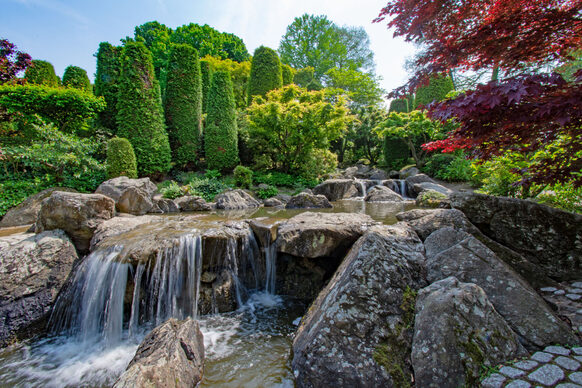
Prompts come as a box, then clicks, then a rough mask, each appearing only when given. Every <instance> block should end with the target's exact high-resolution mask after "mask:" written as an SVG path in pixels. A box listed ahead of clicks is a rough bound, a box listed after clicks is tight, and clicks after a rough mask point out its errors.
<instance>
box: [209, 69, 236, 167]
mask: <svg viewBox="0 0 582 388" xmlns="http://www.w3.org/2000/svg"><path fill="white" fill-rule="evenodd" d="M204 149H205V152H206V162H207V164H208V168H209V169H212V170H228V169H231V168H234V167H235V166H236V165H237V164H238V161H239V158H238V138H237V126H236V105H235V102H234V94H233V92H232V81H231V80H230V74H229V73H228V72H226V71H217V72H215V73H214V75H213V76H212V85H211V86H210V91H209V93H208V115H207V116H206V126H205V128H204Z"/></svg>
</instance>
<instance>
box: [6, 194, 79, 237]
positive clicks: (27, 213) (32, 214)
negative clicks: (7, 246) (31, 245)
mask: <svg viewBox="0 0 582 388" xmlns="http://www.w3.org/2000/svg"><path fill="white" fill-rule="evenodd" d="M55 191H69V192H72V193H76V191H75V190H73V189H69V188H67V187H52V188H50V189H46V190H43V191H41V192H40V193H36V194H34V195H31V196H30V197H28V198H26V199H25V200H24V201H23V202H22V203H21V204H20V205H18V206H15V207H13V208H11V209H9V210H8V211H7V212H6V214H5V215H4V217H2V220H1V221H0V228H6V227H10V226H20V225H29V224H34V223H35V222H36V218H37V216H38V212H39V211H40V207H41V205H42V201H43V199H45V198H48V197H50V196H51V194H52V193H53V192H55Z"/></svg>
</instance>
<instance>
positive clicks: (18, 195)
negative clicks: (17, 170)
mask: <svg viewBox="0 0 582 388" xmlns="http://www.w3.org/2000/svg"><path fill="white" fill-rule="evenodd" d="M53 186H55V184H54V179H53V178H52V177H51V176H50V175H42V176H36V177H22V176H20V175H16V176H15V175H12V174H4V177H3V179H0V217H3V216H4V214H6V212H7V211H8V210H9V209H10V208H12V207H14V206H17V205H19V204H20V203H21V202H22V201H24V200H25V199H26V198H28V197H29V196H31V195H34V194H36V193H38V192H41V191H42V190H44V189H48V188H49V187H53Z"/></svg>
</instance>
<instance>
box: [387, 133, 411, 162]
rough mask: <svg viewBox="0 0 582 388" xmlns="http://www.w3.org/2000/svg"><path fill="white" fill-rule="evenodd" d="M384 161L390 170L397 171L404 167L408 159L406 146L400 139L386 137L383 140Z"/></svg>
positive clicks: (408, 154)
mask: <svg viewBox="0 0 582 388" xmlns="http://www.w3.org/2000/svg"><path fill="white" fill-rule="evenodd" d="M383 151H384V152H383V153H384V161H385V162H386V166H388V168H390V169H395V170H396V169H399V168H401V167H403V166H404V165H406V163H407V161H408V158H409V157H410V151H409V150H408V146H407V145H406V143H405V142H404V141H403V140H402V139H398V138H392V137H390V136H386V137H385V138H384V149H383Z"/></svg>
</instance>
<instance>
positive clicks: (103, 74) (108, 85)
mask: <svg viewBox="0 0 582 388" xmlns="http://www.w3.org/2000/svg"><path fill="white" fill-rule="evenodd" d="M120 55H121V47H116V46H113V45H111V44H110V43H108V42H101V43H100V44H99V50H97V54H96V57H97V72H96V73H95V89H94V92H95V95H96V96H103V98H104V99H105V102H106V103H107V106H106V107H105V109H104V110H103V111H102V112H101V113H99V122H100V124H101V125H103V126H104V127H105V128H108V129H110V130H111V131H112V133H116V131H117V121H116V120H117V93H118V92H119V85H118V82H119V70H120V63H119V57H120Z"/></svg>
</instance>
